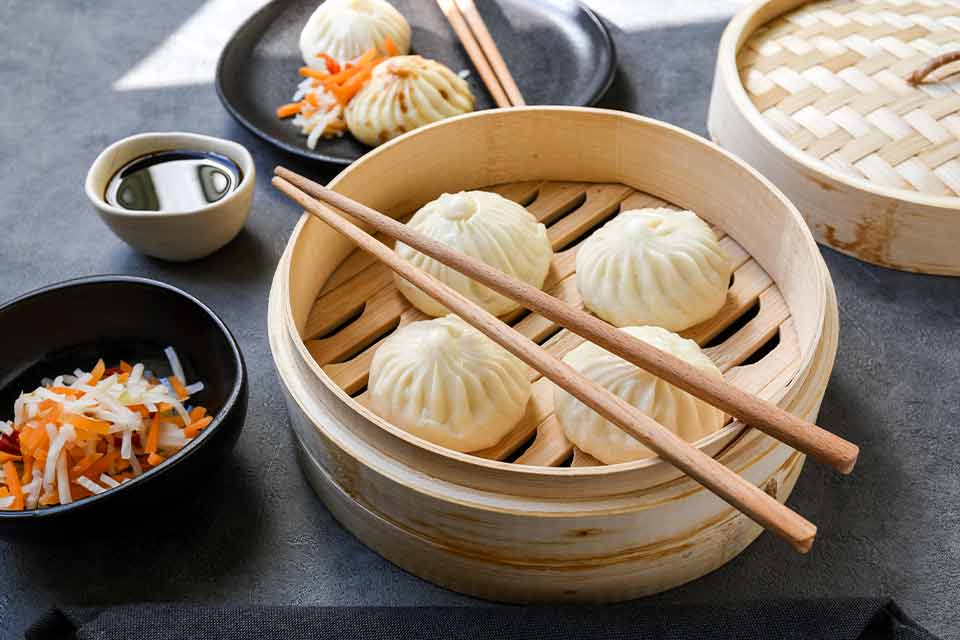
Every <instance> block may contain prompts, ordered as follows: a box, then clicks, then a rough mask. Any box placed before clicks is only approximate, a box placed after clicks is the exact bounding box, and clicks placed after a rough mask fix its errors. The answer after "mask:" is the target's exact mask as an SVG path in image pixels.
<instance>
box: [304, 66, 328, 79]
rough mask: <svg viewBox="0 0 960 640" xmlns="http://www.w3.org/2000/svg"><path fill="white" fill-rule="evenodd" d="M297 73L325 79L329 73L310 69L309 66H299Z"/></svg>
mask: <svg viewBox="0 0 960 640" xmlns="http://www.w3.org/2000/svg"><path fill="white" fill-rule="evenodd" d="M298 73H299V74H300V75H301V76H303V77H304V78H315V79H317V80H325V79H327V78H329V77H330V74H329V73H324V72H323V71H317V70H316V69H311V68H310V67H300V69H299V70H298Z"/></svg>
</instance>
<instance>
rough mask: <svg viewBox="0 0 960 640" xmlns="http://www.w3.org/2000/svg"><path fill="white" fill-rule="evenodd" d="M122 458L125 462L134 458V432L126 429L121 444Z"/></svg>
mask: <svg viewBox="0 0 960 640" xmlns="http://www.w3.org/2000/svg"><path fill="white" fill-rule="evenodd" d="M120 457H121V458H123V459H124V460H130V459H131V458H133V431H131V430H130V429H124V431H123V440H122V441H121V442H120Z"/></svg>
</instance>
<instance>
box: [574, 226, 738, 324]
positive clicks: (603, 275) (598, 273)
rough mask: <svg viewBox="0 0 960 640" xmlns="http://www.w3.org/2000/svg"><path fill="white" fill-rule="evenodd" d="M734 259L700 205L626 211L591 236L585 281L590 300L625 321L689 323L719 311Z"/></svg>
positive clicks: (582, 257)
mask: <svg viewBox="0 0 960 640" xmlns="http://www.w3.org/2000/svg"><path fill="white" fill-rule="evenodd" d="M731 272H732V265H731V263H730V260H729V259H728V258H727V256H726V255H725V254H724V253H723V249H722V248H721V247H720V244H719V242H718V241H717V237H716V235H715V234H714V233H713V230H712V229H710V227H709V226H708V225H707V224H706V223H705V222H704V221H703V220H701V219H700V218H698V217H697V216H696V214H694V213H693V212H692V211H675V210H672V209H638V210H634V211H626V212H624V213H621V214H620V215H619V216H617V217H616V218H614V219H613V220H611V221H610V222H608V223H607V224H605V225H603V227H601V228H600V229H598V230H597V231H596V232H595V233H594V234H593V235H591V236H590V237H589V238H587V239H586V240H585V241H584V242H583V246H582V247H581V248H580V250H579V251H578V253H577V288H578V289H579V291H580V296H581V297H582V298H583V302H584V304H585V305H586V307H587V308H588V309H589V310H591V311H592V312H594V313H595V314H597V315H598V316H600V317H601V318H603V319H604V320H606V321H607V322H610V323H611V324H614V325H616V326H618V327H624V326H631V325H656V326H659V327H664V328H665V329H670V330H671V331H683V330H684V329H687V328H689V327H692V326H693V325H695V324H697V323H700V322H703V321H704V320H707V319H709V318H710V317H712V316H713V315H714V314H716V313H717V312H718V311H719V310H720V308H721V307H722V306H723V303H724V301H725V300H726V297H727V289H728V288H729V286H730V275H731Z"/></svg>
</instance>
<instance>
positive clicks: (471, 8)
mask: <svg viewBox="0 0 960 640" xmlns="http://www.w3.org/2000/svg"><path fill="white" fill-rule="evenodd" d="M456 3H457V8H458V9H460V13H461V14H462V15H463V17H464V18H465V19H466V21H467V25H468V26H469V27H470V29H471V30H472V31H473V35H474V36H476V39H477V42H479V43H480V48H481V49H482V50H483V53H484V55H486V56H487V60H488V61H489V62H490V66H491V67H493V72H494V73H495V74H496V76H497V79H498V80H500V86H502V87H503V90H504V92H506V94H507V97H508V98H509V99H510V102H511V103H512V104H513V106H514V107H522V106H523V105H525V104H527V103H526V101H524V99H523V94H521V93H520V88H519V87H518V86H517V83H516V82H515V81H514V79H513V74H511V73H510V68H509V67H507V63H506V62H505V61H504V59H503V56H502V55H500V48H499V47H497V43H496V41H495V40H494V39H493V36H491V35H490V31H489V30H488V29H487V24H486V23H485V22H484V21H483V17H482V16H481V15H480V13H479V12H478V11H477V6H476V5H475V4H474V2H473V0H456Z"/></svg>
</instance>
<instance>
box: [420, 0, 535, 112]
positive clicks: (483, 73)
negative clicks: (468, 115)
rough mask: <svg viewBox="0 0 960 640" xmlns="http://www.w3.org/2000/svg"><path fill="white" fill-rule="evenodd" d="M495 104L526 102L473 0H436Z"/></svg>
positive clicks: (499, 105)
mask: <svg viewBox="0 0 960 640" xmlns="http://www.w3.org/2000/svg"><path fill="white" fill-rule="evenodd" d="M437 4H438V5H439V6H440V10H441V11H443V15H445V16H446V17H447V21H448V22H450V26H451V27H453V31H454V33H456V34H457V37H458V38H460V42H461V44H463V48H464V49H465V50H466V51H467V55H468V56H470V60H471V62H473V66H474V67H476V68H477V72H478V73H479V74H480V78H481V79H482V80H483V83H484V84H485V85H487V90H488V91H490V95H491V96H493V101H494V102H496V103H497V106H498V107H503V108H506V107H522V106H523V105H525V104H526V102H524V100H523V96H522V95H521V94H520V89H518V88H517V83H516V82H514V81H513V76H512V75H511V74H510V70H509V69H508V68H507V63H506V62H504V61H503V56H501V55H500V49H498V48H497V43H496V42H494V41H493V37H492V36H491V35H490V32H489V31H488V30H487V25H486V24H485V23H484V21H483V18H482V17H480V14H479V13H478V12H477V7H476V5H474V4H473V0H437Z"/></svg>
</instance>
